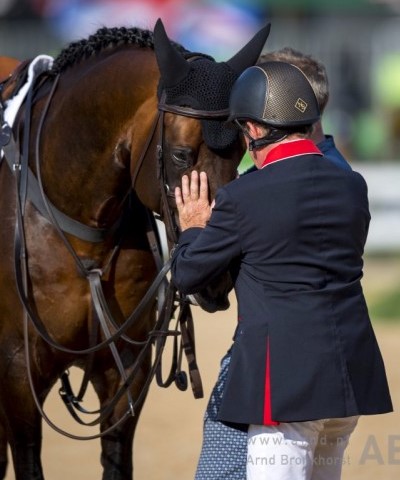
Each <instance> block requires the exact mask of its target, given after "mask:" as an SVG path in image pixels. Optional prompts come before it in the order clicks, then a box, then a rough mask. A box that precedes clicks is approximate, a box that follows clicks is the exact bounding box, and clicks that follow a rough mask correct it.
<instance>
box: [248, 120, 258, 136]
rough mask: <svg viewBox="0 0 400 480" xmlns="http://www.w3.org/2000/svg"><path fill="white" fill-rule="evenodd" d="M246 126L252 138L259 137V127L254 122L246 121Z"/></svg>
mask: <svg viewBox="0 0 400 480" xmlns="http://www.w3.org/2000/svg"><path fill="white" fill-rule="evenodd" d="M246 128H247V131H248V132H249V135H250V137H251V138H258V128H257V125H256V124H255V123H253V122H246Z"/></svg>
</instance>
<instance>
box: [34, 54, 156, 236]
mask: <svg viewBox="0 0 400 480" xmlns="http://www.w3.org/2000/svg"><path fill="white" fill-rule="evenodd" d="M131 54H132V52H131ZM126 61H127V57H126V56H125V61H124V59H123V58H121V59H118V58H117V56H114V57H109V58H108V59H106V60H105V61H103V62H100V65H99V66H98V67H97V65H96V64H95V63H93V64H92V66H91V68H90V69H88V71H87V72H84V73H82V72H78V69H75V71H74V70H71V72H66V74H65V75H63V76H62V77H61V78H60V84H59V87H58V91H57V94H56V95H55V97H54V99H53V101H52V104H51V108H50V109H49V114H48V117H47V119H46V124H45V128H44V130H43V132H42V134H41V138H42V139H41V142H42V145H43V147H42V152H43V153H42V159H41V161H42V163H43V178H44V182H45V183H46V191H47V192H48V195H49V197H50V199H51V200H52V202H53V203H54V204H55V205H56V206H57V207H58V208H60V209H61V210H63V211H65V212H66V213H67V214H70V215H71V216H72V217H74V218H79V219H80V220H81V221H83V222H85V223H88V222H89V223H91V224H93V225H94V226H102V225H103V224H104V223H110V222H112V221H113V217H115V215H117V212H118V211H120V210H121V205H122V203H123V200H124V199H125V198H126V196H127V194H128V192H129V189H130V186H131V175H132V172H133V171H134V169H135V165H136V162H137V161H138V159H139V157H140V155H141V152H142V151H143V148H144V145H145V143H146V139H147V136H148V134H149V129H150V125H151V123H152V119H153V118H154V116H155V113H156V110H157V99H156V95H155V89H156V85H157V78H155V79H154V78H153V79H152V78H151V77H149V75H150V74H151V73H153V77H154V65H153V63H154V61H153V60H152V61H151V62H150V63H149V65H148V67H147V68H146V65H145V64H143V62H142V64H140V65H138V64H136V65H134V66H133V67H131V66H130V67H129V68H128V67H127V64H126ZM39 109H40V108H39ZM152 173H153V177H154V178H155V177H156V171H155V170H154V171H153V172H152ZM150 180H152V178H151V175H150V176H149V177H148V182H150ZM149 187H150V188H151V187H152V186H151V185H149V186H148V188H149ZM97 224H98V225H97Z"/></svg>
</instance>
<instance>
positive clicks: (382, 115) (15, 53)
mask: <svg viewBox="0 0 400 480" xmlns="http://www.w3.org/2000/svg"><path fill="white" fill-rule="evenodd" d="M159 17H161V18H162V20H163V22H164V24H165V26H166V29H167V32H168V35H169V36H170V38H171V39H173V40H175V41H178V42H180V43H182V44H183V45H184V46H185V47H186V48H188V49H190V50H192V51H199V52H203V53H207V54H209V55H212V56H214V57H215V59H216V60H218V61H221V60H226V59H229V58H230V57H231V56H232V55H233V54H234V53H235V52H236V51H237V50H238V49H240V48H241V47H242V46H243V45H244V44H245V43H246V42H247V41H248V40H249V39H250V38H251V36H252V35H253V34H254V33H256V32H257V31H258V29H259V28H260V27H261V26H263V25H264V24H265V23H266V22H271V24H272V28H271V34H270V37H269V39H268V42H267V47H266V50H275V49H279V48H282V47H285V46H290V47H293V48H296V49H298V50H300V51H302V52H304V53H307V54H311V55H312V56H314V57H315V58H317V59H318V60H320V61H321V62H323V63H324V64H325V66H326V68H327V71H328V75H329V79H330V92H331V95H330V101H329V104H328V107H327V109H326V112H325V113H324V120H323V124H324V129H325V131H326V133H330V134H333V135H334V137H335V141H336V144H337V146H338V147H339V148H340V150H341V151H342V152H343V154H344V155H345V156H346V158H347V159H348V161H349V162H350V163H351V165H352V167H353V169H354V170H356V171H359V172H360V173H361V174H362V175H363V176H364V177H365V179H366V180H367V183H368V186H369V198H370V209H371V214H372V222H371V227H370V235H369V239H368V243H367V246H366V255H365V277H364V282H363V285H364V289H365V293H366V297H367V303H368V306H369V309H370V313H371V318H372V320H373V323H374V325H375V326H376V329H377V336H378V340H379V341H380V343H381V346H382V350H383V353H384V357H385V360H386V363H387V365H388V370H389V375H390V379H391V382H392V388H393V394H394V395H393V396H394V401H395V407H396V404H398V402H399V401H400V381H399V375H398V373H397V372H398V367H397V365H398V345H399V340H400V0H334V1H332V0H229V1H228V0H141V1H138V0H0V56H1V55H5V56H12V57H16V58H19V59H26V58H32V57H35V56H36V55H39V54H42V53H46V54H49V55H53V56H56V55H57V53H58V52H59V50H60V49H61V48H62V47H63V46H65V45H67V44H68V43H70V42H71V41H74V40H77V39H80V38H83V37H87V36H88V35H89V34H91V33H93V32H94V31H96V30H97V29H98V28H99V27H101V26H104V25H105V26H110V27H112V26H121V25H124V26H138V27H142V28H148V29H153V26H154V24H155V21H156V20H157V18H159ZM247 165H248V158H246V157H245V158H244V160H243V162H242V164H241V169H244V168H246V166H247ZM211 317H212V318H211ZM211 317H210V318H209V319H206V320H204V319H203V320H201V325H199V326H198V327H199V330H200V332H199V337H200V345H199V350H200V352H202V351H203V352H204V349H207V348H211V347H209V345H210V343H209V340H207V336H208V332H209V331H210V328H213V329H215V327H213V324H214V322H215V317H214V316H211ZM234 317H235V315H234V314H233V313H232V315H231V320H230V321H232V322H234V321H235V319H234ZM219 328H221V327H219ZM232 331H233V327H232ZM214 332H215V330H214ZM228 332H229V333H228ZM220 333H221V332H220ZM221 335H222V336H223V335H225V337H224V339H223V340H222V344H218V343H217V342H216V341H215V342H214V343H213V348H214V349H215V351H214V350H213V352H209V354H207V356H206V358H203V365H204V363H205V364H206V366H207V364H208V363H207V362H211V360H212V362H213V363H212V365H213V366H212V367H211V366H210V368H211V369H213V370H212V371H213V372H214V373H213V375H214V374H216V371H217V368H218V365H217V362H218V358H219V357H220V356H222V354H223V352H224V346H225V344H226V345H228V344H229V341H230V336H231V330H230V326H229V328H227V333H221ZM203 337H204V344H203V345H202V344H201V342H202V338H203ZM218 345H219V347H218ZM221 345H222V346H221ZM212 355H214V357H213V356H212ZM203 356H205V353H203ZM200 361H201V360H200ZM200 367H201V364H200ZM207 381H210V384H209V386H210V387H211V384H212V382H213V381H214V377H213V376H211V377H208V379H207ZM208 393H209V392H207V391H206V396H207V395H208ZM151 395H154V397H152V396H150V400H149V402H150V406H151V402H152V401H153V402H154V403H153V405H154V409H153V407H151V408H150V409H147V410H146V409H145V410H146V411H145V413H144V420H143V422H144V424H143V425H144V426H143V427H142V428H143V429H144V430H143V432H147V430H145V429H146V428H147V426H148V425H150V426H149V430H148V431H149V432H153V431H154V429H153V427H152V422H157V423H158V424H160V423H161V425H163V421H165V416H163V417H162V418H161V417H160V415H159V412H160V411H159V409H158V407H156V405H159V400H160V395H164V393H163V392H161V393H160V391H159V390H157V391H156V392H154V394H153V393H151ZM178 395H182V394H181V393H178ZM152 398H154V400H152ZM171 398H172V399H171ZM179 398H182V397H179ZM163 401H164V402H167V403H169V402H172V403H174V404H175V405H176V402H177V401H176V400H175V397H166V398H165V400H163ZM186 401H187V402H189V403H186V404H185V405H191V403H190V402H192V400H190V399H189V400H186ZM179 402H180V403H182V401H181V400H178V404H180V403H179ZM163 405H164V406H165V404H163ZM182 405H183V403H182ZM196 408H197V409H198V411H197V414H196V415H197V417H196V418H197V419H196V425H197V427H196V428H197V429H198V431H197V433H196V435H197V437H196V439H197V440H196V442H197V445H196V447H195V450H194V453H193V452H192V450H190V448H189V447H192V445H189V444H188V443H187V437H185V439H186V440H185V439H183V440H182V445H183V448H185V447H186V448H187V449H188V450H190V452H189V451H188V452H186V453H185V452H184V453H183V454H181V457H182V455H183V460H182V458H181V463H182V462H184V461H185V459H186V457H187V456H189V457H190V462H191V464H190V468H189V472H192V471H193V468H194V465H195V461H196V456H197V451H198V448H199V442H200V430H199V429H200V428H201V425H200V423H201V415H202V410H203V409H204V404H201V406H200V407H198V406H196ZM162 412H164V410H162ZM169 412H170V410H169ZM185 413H186V414H187V415H188V416H187V419H186V422H187V425H186V426H187V427H188V429H189V430H188V431H189V432H190V431H193V427H192V424H191V423H190V422H191V420H192V419H193V418H194V417H193V415H192V413H191V410H190V409H188V411H187V412H186V411H185V407H182V408H181V409H180V411H179V412H177V415H179V416H180V418H182V415H185ZM146 415H147V417H146ZM157 415H159V416H158V417H157ZM163 415H164V414H163ZM167 415H168V414H167ZM389 418H390V417H389ZM396 418H397V421H395V419H394V418H393V419H392V420H389V421H386V423H385V422H383V423H379V422H377V423H376V424H375V425H376V426H377V427H376V428H378V425H381V426H382V425H383V426H385V425H386V426H387V425H389V426H388V429H389V430H390V428H392V430H391V431H390V433H391V435H392V437H393V435H394V436H396V435H397V438H398V440H399V442H398V443H397V444H396V445H397V447H396V448H397V450H395V452H397V453H396V455H397V456H396V457H395V458H394V460H395V462H394V463H393V461H392V462H390V461H389V460H390V459H388V458H387V456H385V452H387V448H388V446H387V443H388V438H389V436H388V434H387V433H385V432H380V435H381V436H380V437H378V440H379V442H380V443H379V447H380V448H381V450H380V452H379V453H381V454H382V457H384V467H386V470H382V469H381V470H379V468H378V470H376V469H375V470H374V468H372V469H371V468H369V467H374V466H377V467H379V465H375V464H373V465H371V462H370V463H369V464H368V462H367V464H366V465H361V466H360V465H358V466H360V469H359V470H357V465H356V466H354V468H353V469H351V468H350V469H347V473H346V478H352V479H355V478H360V479H361V478H363V479H364V480H365V479H367V478H371V479H372V478H373V479H375V478H384V479H385V480H386V479H392V478H393V479H398V478H400V454H399V451H400V450H399V444H400V431H399V428H400V427H399V424H400V422H399V421H398V419H399V416H398V415H396ZM146 422H147V423H146ZM183 423H185V420H184V421H183ZM396 424H397V427H395V425H396ZM366 425H369V427H365V431H364V433H361V434H359V435H361V438H360V444H359V446H358V447H357V446H356V447H353V448H356V449H357V448H358V449H359V450H358V453H360V452H361V453H362V452H363V445H364V446H365V444H366V441H367V439H368V438H369V435H371V427H370V425H371V424H370V423H368V424H366ZM165 428H169V427H167V426H165ZM385 428H386V427H385ZM396 428H397V430H396ZM174 434H175V435H178V433H176V432H175V433H174ZM141 435H142V437H141V438H142V439H143V440H140V441H139V444H140V447H139V448H140V449H141V450H140V459H139V464H140V461H143V462H147V457H146V455H149V462H151V460H150V458H151V455H152V454H153V456H154V452H153V453H152V452H151V451H150V452H149V451H148V450H146V449H147V448H148V447H146V445H148V444H146V438H147V437H146V435H147V433H141ZM189 435H190V433H189ZM362 435H364V436H362ZM392 437H391V438H392ZM165 440H166V438H163V439H162V438H160V436H158V437H157V438H155V439H154V438H153V437H151V435H150V433H149V437H148V442H155V443H158V442H160V443H161V444H162V445H163V448H166V446H165ZM177 441H179V439H178V440H177ZM167 443H168V441H167ZM143 445H144V446H143ZM60 448H62V449H63V450H64V448H65V447H60ZM171 448H173V446H172V445H171ZM181 448H182V447H181ZM145 450H146V452H145ZM353 451H354V450H353ZM375 453H376V452H375ZM392 453H393V452H392ZM74 455H75V453H74ZM185 455H186V456H185ZM353 455H354V454H353ZM358 456H360V455H358ZM170 457H171V458H174V461H175V462H176V458H175V457H176V456H175V455H174V452H173V451H172V452H171V455H170ZM72 458H75V457H72ZM371 460H373V459H371ZM392 460H393V458H392ZM165 462H167V463H165ZM72 463H73V460H72ZM72 463H71V467H72V466H73V465H72ZM181 463H180V464H179V468H178V467H176V471H174V470H173V466H172V465H171V464H168V461H167V460H166V459H165V458H164V457H163V461H162V463H161V465H160V466H159V467H160V472H164V474H161V473H157V474H156V473H154V474H147V475H146V474H143V477H142V476H141V475H139V477H138V478H150V479H151V480H152V479H153V478H154V479H158V478H163V479H167V478H191V474H188V476H185V475H183V476H182V475H180V474H179V472H180V471H182V468H183V467H182V465H181ZM372 463H373V462H372ZM148 465H149V464H148V463H146V467H144V466H143V471H145V468H146V471H148V468H149V467H148ZM81 466H82V465H81ZM81 466H80V467H81ZM361 467H364V468H361ZM54 468H55V469H57V468H58V467H57V465H55V467H54ZM183 470H184V468H183ZM91 471H92V472H93V470H91ZM168 471H174V472H175V473H174V474H173V475H171V476H170V477H169V476H168V475H167V473H166V472H168ZM368 472H372V473H371V476H369V475H368ZM10 474H11V472H10ZM71 474H73V473H72V472H71ZM381 474H382V475H381ZM54 475H55V476H53V477H52V478H61V477H60V476H59V474H54ZM96 475H98V473H96ZM7 478H12V477H11V476H10V477H7ZM82 478H83V477H82ZM85 478H87V479H89V478H91V477H90V475H89V474H88V475H87V476H86V477H85ZM93 478H95V476H93Z"/></svg>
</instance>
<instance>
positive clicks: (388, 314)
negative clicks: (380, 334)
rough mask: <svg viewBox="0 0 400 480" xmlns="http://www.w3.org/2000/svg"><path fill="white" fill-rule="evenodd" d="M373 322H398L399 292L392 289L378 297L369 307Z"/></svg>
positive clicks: (399, 311)
mask: <svg viewBox="0 0 400 480" xmlns="http://www.w3.org/2000/svg"><path fill="white" fill-rule="evenodd" d="M369 312H370V315H371V318H372V319H373V320H374V321H391V322H395V321H398V322H400V290H399V288H396V289H393V290H391V291H389V292H388V293H386V294H382V295H380V296H379V297H378V298H377V299H376V300H375V301H374V302H373V303H372V304H371V305H370V307H369Z"/></svg>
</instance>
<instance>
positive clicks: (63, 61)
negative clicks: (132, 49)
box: [51, 27, 188, 75]
mask: <svg viewBox="0 0 400 480" xmlns="http://www.w3.org/2000/svg"><path fill="white" fill-rule="evenodd" d="M172 43H173V44H174V45H175V47H176V48H178V49H179V50H180V51H181V52H182V53H183V54H185V53H188V51H187V50H186V49H185V48H184V47H182V45H179V44H177V43H175V42H172ZM120 45H137V46H139V47H148V48H151V49H154V37H153V32H152V31H150V30H143V29H141V28H138V27H132V28H127V27H114V28H107V27H103V28H100V29H99V30H97V32H96V33H94V34H93V35H90V36H89V37H88V38H87V39H82V40H78V41H76V42H73V43H70V44H69V45H68V46H67V47H65V48H64V49H63V50H62V51H61V52H60V54H59V55H58V56H57V58H56V59H55V60H54V64H53V67H52V72H51V73H53V74H55V75H56V74H58V73H61V72H63V71H64V70H66V69H67V68H69V67H72V66H73V65H76V64H77V63H79V62H80V61H82V60H85V59H87V58H89V57H92V56H94V55H97V54H98V53H100V52H101V51H103V50H105V49H107V48H114V47H117V46H120Z"/></svg>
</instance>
